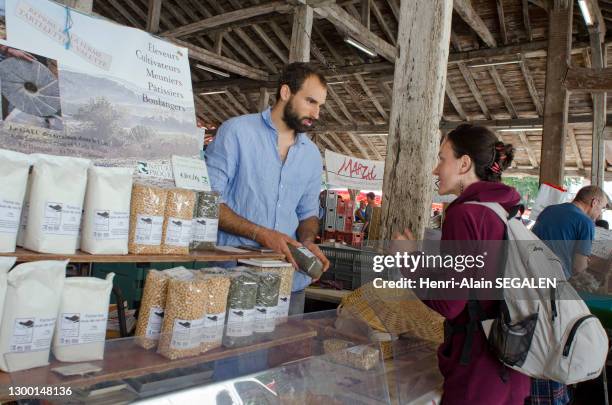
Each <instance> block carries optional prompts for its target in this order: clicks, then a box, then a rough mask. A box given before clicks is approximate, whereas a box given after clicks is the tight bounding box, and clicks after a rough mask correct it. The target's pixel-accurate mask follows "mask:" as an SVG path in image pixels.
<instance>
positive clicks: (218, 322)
mask: <svg viewBox="0 0 612 405" xmlns="http://www.w3.org/2000/svg"><path fill="white" fill-rule="evenodd" d="M200 277H201V278H202V280H204V281H205V282H206V308H205V312H206V317H205V318H204V325H203V329H202V342H201V345H200V352H201V353H204V352H207V351H209V350H212V349H216V348H217V347H221V343H222V339H223V329H224V327H225V313H226V310H227V296H228V294H229V289H230V283H231V281H230V277H229V274H228V273H227V271H225V270H223V269H210V270H209V269H204V270H201V273H200Z"/></svg>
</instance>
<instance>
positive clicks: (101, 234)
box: [93, 210, 130, 240]
mask: <svg viewBox="0 0 612 405" xmlns="http://www.w3.org/2000/svg"><path fill="white" fill-rule="evenodd" d="M93 229H94V230H93V237H94V238H95V239H97V240H114V239H120V240H125V239H127V238H128V233H129V229H130V214H129V213H128V212H117V211H111V210H96V211H95V212H94V227H93Z"/></svg>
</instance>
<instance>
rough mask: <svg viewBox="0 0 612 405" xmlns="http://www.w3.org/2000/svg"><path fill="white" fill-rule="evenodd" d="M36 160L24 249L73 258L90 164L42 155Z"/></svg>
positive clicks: (68, 158) (72, 159)
mask: <svg viewBox="0 0 612 405" xmlns="http://www.w3.org/2000/svg"><path fill="white" fill-rule="evenodd" d="M35 159H36V160H35V162H34V165H33V169H32V189H31V190H30V207H29V209H28V225H27V227H26V229H25V240H24V247H25V248H26V249H30V250H33V251H35V252H41V253H56V254H74V253H75V251H76V248H77V240H78V237H79V228H80V226H81V216H82V213H83V201H84V199H85V188H86V186H87V169H88V168H89V165H90V164H91V162H90V161H89V160H87V159H77V158H71V157H64V156H51V155H42V154H37V155H35Z"/></svg>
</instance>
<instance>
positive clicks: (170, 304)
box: [157, 277, 208, 360]
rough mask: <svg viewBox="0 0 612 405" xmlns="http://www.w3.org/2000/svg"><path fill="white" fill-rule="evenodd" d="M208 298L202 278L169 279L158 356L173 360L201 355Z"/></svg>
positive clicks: (205, 283)
mask: <svg viewBox="0 0 612 405" xmlns="http://www.w3.org/2000/svg"><path fill="white" fill-rule="evenodd" d="M207 294H208V289H207V282H206V280H202V279H201V278H199V277H195V278H193V279H191V280H181V279H175V278H172V279H170V281H169V282H168V294H167V299H166V312H165V316H164V324H163V326H162V333H161V335H160V339H159V345H158V347H157V352H158V353H159V354H161V355H162V356H164V357H167V358H169V359H170V360H174V359H180V358H183V357H189V356H195V355H198V354H199V353H200V343H201V340H202V327H203V325H204V318H205V315H206V301H207Z"/></svg>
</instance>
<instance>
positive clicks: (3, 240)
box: [0, 149, 30, 253]
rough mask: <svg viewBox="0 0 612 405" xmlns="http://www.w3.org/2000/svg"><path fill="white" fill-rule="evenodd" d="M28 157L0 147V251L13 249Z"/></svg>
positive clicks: (27, 167) (25, 183)
mask: <svg viewBox="0 0 612 405" xmlns="http://www.w3.org/2000/svg"><path fill="white" fill-rule="evenodd" d="M29 171H30V158H29V156H28V155H24V154H23V153H18V152H13V151H10V150H5V149H0V185H2V186H1V187H0V253H9V252H14V251H15V246H16V244H17V233H18V231H19V221H20V219H21V210H22V208H23V197H24V195H25V191H26V186H27V184H28V173H29Z"/></svg>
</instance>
